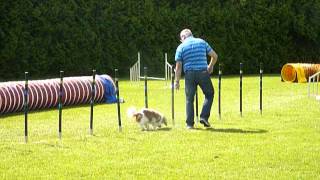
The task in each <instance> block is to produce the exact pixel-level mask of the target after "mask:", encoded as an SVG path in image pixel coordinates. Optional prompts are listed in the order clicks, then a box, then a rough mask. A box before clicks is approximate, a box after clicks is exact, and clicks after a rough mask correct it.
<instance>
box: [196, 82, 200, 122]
mask: <svg viewBox="0 0 320 180" xmlns="http://www.w3.org/2000/svg"><path fill="white" fill-rule="evenodd" d="M198 122H199V98H198V86H196V126H197V125H198Z"/></svg>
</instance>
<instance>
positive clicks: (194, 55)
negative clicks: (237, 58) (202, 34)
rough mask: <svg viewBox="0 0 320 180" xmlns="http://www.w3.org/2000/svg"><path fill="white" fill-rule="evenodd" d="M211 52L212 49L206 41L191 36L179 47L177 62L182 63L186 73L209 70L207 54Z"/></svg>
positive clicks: (176, 56)
mask: <svg viewBox="0 0 320 180" xmlns="http://www.w3.org/2000/svg"><path fill="white" fill-rule="evenodd" d="M210 51H212V48H211V47H210V45H209V44H208V43H207V42H206V41H204V40H203V39H200V38H194V37H192V36H191V37H188V38H187V39H185V40H184V41H183V43H181V44H180V45H179V46H178V48H177V50H176V55H175V61H177V62H178V61H180V62H182V65H183V71H184V72H186V71H203V70H207V66H208V63H207V54H208V53H209V52H210Z"/></svg>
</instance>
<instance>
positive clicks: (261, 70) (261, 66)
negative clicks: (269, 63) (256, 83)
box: [260, 62, 263, 115]
mask: <svg viewBox="0 0 320 180" xmlns="http://www.w3.org/2000/svg"><path fill="white" fill-rule="evenodd" d="M262 74H263V64H262V62H261V63H260V114H261V115H262Z"/></svg>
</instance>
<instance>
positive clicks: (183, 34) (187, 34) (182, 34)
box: [180, 29, 192, 39]
mask: <svg viewBox="0 0 320 180" xmlns="http://www.w3.org/2000/svg"><path fill="white" fill-rule="evenodd" d="M190 36H192V32H191V30H190V29H184V30H182V31H181V32H180V38H181V39H182V37H184V39H185V38H187V37H190Z"/></svg>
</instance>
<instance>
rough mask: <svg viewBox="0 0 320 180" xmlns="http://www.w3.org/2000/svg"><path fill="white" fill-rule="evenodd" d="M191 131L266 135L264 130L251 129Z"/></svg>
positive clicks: (200, 129)
mask: <svg viewBox="0 0 320 180" xmlns="http://www.w3.org/2000/svg"><path fill="white" fill-rule="evenodd" d="M192 130H196V131H211V132H221V133H240V134H262V133H267V132H268V131H267V130H264V129H253V130H243V129H236V128H227V129H221V128H206V129H202V128H194V129H192Z"/></svg>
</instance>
